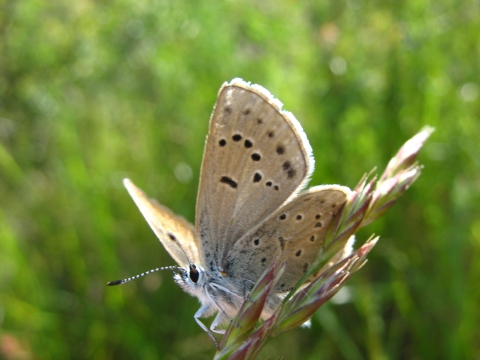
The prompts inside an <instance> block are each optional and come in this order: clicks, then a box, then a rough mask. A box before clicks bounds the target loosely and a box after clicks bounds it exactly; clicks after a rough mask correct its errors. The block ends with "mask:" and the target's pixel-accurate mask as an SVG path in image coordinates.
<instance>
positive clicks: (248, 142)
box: [218, 134, 253, 149]
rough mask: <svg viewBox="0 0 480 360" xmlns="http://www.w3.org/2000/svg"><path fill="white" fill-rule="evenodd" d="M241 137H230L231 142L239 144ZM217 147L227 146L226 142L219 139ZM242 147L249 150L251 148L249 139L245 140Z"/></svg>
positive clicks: (251, 144)
mask: <svg viewBox="0 0 480 360" xmlns="http://www.w3.org/2000/svg"><path fill="white" fill-rule="evenodd" d="M242 138H243V137H242V135H240V134H235V135H233V136H232V140H233V141H235V142H239V141H241V140H242ZM218 145H220V147H224V146H225V145H227V140H225V139H220V140H219V141H218ZM243 145H244V146H245V147H246V148H247V149H250V148H251V147H252V146H253V142H252V141H251V140H249V139H245V141H244V143H243Z"/></svg>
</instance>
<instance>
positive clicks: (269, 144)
mask: <svg viewBox="0 0 480 360" xmlns="http://www.w3.org/2000/svg"><path fill="white" fill-rule="evenodd" d="M279 104H280V103H279V102H278V101H276V100H274V99H273V97H272V96H271V95H270V94H269V93H268V92H267V91H266V90H265V89H263V88H261V87H259V86H252V87H250V86H249V85H248V84H247V83H245V82H243V81H241V80H234V81H232V82H231V83H230V84H227V85H224V86H223V87H222V88H221V89H220V92H219V96H218V101H217V104H216V106H215V109H214V112H213V114H212V118H211V120H210V129H209V134H208V137H207V142H206V146H205V153H204V158H203V163H202V171H201V177H200V187H199V194H198V200H197V209H196V213H197V218H196V224H197V231H198V235H199V237H200V239H201V241H200V247H201V249H200V254H201V256H202V257H203V261H204V262H205V265H206V266H208V267H210V268H212V267H213V266H217V267H218V266H221V264H222V262H224V260H225V258H226V255H227V253H228V252H229V250H230V249H231V248H232V246H233V244H234V243H235V242H236V241H237V240H238V239H240V238H241V237H242V236H243V235H244V234H245V233H246V232H247V231H248V230H249V229H252V228H254V227H256V226H257V225H258V224H259V223H261V222H262V221H263V220H265V219H266V218H267V217H268V216H269V215H270V214H272V213H273V212H274V211H275V210H276V209H278V207H279V206H281V205H282V204H283V203H284V202H285V201H286V200H287V199H289V198H290V197H291V196H292V195H293V194H295V193H296V192H297V191H298V190H299V189H300V188H301V187H302V186H303V185H304V184H305V182H306V179H307V178H308V176H309V175H310V173H311V171H312V168H313V159H312V158H311V147H310V145H309V143H308V141H307V139H306V136H305V134H304V133H303V130H302V129H301V127H300V125H299V124H298V122H297V120H296V119H295V118H294V117H293V115H291V114H290V113H287V112H284V111H281V110H280V106H281V104H280V105H279Z"/></svg>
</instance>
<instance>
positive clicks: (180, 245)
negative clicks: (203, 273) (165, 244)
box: [167, 232, 194, 265]
mask: <svg viewBox="0 0 480 360" xmlns="http://www.w3.org/2000/svg"><path fill="white" fill-rule="evenodd" d="M167 235H168V237H169V238H170V240H172V241H175V243H176V244H177V245H178V247H179V248H180V249H181V250H182V252H183V254H184V255H185V257H186V258H187V261H188V265H193V264H194V263H193V261H192V259H190V256H188V253H187V252H186V251H185V248H184V247H183V246H182V244H181V243H180V241H178V239H177V237H176V236H175V235H174V234H172V233H171V232H169V233H167Z"/></svg>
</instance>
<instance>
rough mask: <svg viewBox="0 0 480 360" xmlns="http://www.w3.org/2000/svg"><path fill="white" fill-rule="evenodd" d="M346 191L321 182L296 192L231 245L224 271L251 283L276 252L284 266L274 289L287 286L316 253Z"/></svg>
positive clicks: (303, 270)
mask: <svg viewBox="0 0 480 360" xmlns="http://www.w3.org/2000/svg"><path fill="white" fill-rule="evenodd" d="M349 193H350V190H349V189H348V188H346V187H343V186H337V185H324V186H317V187H314V188H312V189H310V190H308V191H306V192H304V193H302V194H300V195H298V196H297V197H296V198H294V199H293V200H292V201H290V202H289V203H287V204H286V205H284V206H282V207H281V208H279V209H278V210H277V211H276V212H275V213H273V214H272V215H271V216H270V217H269V218H268V219H267V220H266V221H265V222H264V223H262V224H260V225H259V226H258V227H257V228H255V229H253V230H252V231H251V232H249V233H248V234H246V235H245V236H244V237H243V238H242V239H240V240H239V241H238V242H237V243H236V244H235V245H234V247H233V249H232V251H231V252H230V253H229V255H228V257H227V260H226V262H225V264H224V269H225V271H226V272H227V274H232V276H234V277H235V278H237V279H239V280H238V282H239V283H241V282H245V280H246V281H248V282H250V283H255V282H256V280H257V279H258V278H259V277H260V275H261V274H262V273H263V271H265V269H266V268H267V267H268V266H269V265H270V264H271V263H272V262H273V261H275V260H276V259H277V257H278V256H280V258H279V262H280V263H283V262H285V263H286V269H285V272H284V274H283V275H282V277H281V278H280V280H279V281H278V282H277V285H276V288H275V291H287V290H289V289H290V288H292V287H293V286H295V284H296V283H297V282H298V281H299V280H300V278H301V277H302V276H303V275H304V273H305V272H306V271H307V269H308V268H309V266H310V265H311V264H312V263H313V261H314V259H315V257H316V256H317V255H318V253H319V251H320V249H321V247H322V246H323V243H324V241H325V237H326V235H327V231H328V228H329V226H330V224H331V223H332V221H333V220H334V219H335V216H336V214H337V213H338V211H339V210H340V209H341V208H342V206H343V204H344V203H345V201H346V198H347V196H348V194H349ZM233 274H234V275H233Z"/></svg>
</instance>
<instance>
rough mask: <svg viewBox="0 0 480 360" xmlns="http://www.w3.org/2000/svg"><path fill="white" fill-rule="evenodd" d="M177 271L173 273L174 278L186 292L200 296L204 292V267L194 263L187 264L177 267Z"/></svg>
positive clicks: (205, 280)
mask: <svg viewBox="0 0 480 360" xmlns="http://www.w3.org/2000/svg"><path fill="white" fill-rule="evenodd" d="M178 269H179V273H177V274H175V276H174V279H175V282H176V283H177V284H179V285H180V286H181V287H182V288H183V289H184V290H185V291H186V292H187V293H189V294H191V295H193V296H196V297H198V298H201V295H203V294H204V292H205V284H206V282H207V278H206V274H205V269H204V268H203V267H202V266H200V265H196V264H189V265H188V266H186V267H184V268H178Z"/></svg>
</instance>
